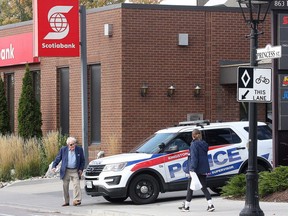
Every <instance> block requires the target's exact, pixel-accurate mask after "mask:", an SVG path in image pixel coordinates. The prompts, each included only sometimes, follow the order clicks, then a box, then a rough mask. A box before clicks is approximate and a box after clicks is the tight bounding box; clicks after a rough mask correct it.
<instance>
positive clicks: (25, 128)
mask: <svg viewBox="0 0 288 216" xmlns="http://www.w3.org/2000/svg"><path fill="white" fill-rule="evenodd" d="M41 126H42V114H41V111H40V104H39V103H38V101H37V100H36V98H35V94H34V91H33V77H32V72H31V71H30V69H29V65H28V64H27V65H26V72H25V75H24V77H23V84H22V92H21V96H20V100H19V108H18V134H19V135H20V136H21V137H23V138H24V139H28V138H32V137H37V138H40V137H42V130H41Z"/></svg>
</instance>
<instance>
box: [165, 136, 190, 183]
mask: <svg viewBox="0 0 288 216" xmlns="http://www.w3.org/2000/svg"><path fill="white" fill-rule="evenodd" d="M191 140H192V138H191V132H185V133H180V134H179V135H178V136H176V137H175V138H174V139H172V140H171V141H170V142H169V143H168V144H167V145H166V146H165V149H164V153H165V154H166V156H165V163H164V166H165V173H166V181H167V182H175V181H181V180H186V179H187V177H186V175H185V172H184V170H183V168H184V166H186V164H187V157H188V152H189V147H190V143H191Z"/></svg>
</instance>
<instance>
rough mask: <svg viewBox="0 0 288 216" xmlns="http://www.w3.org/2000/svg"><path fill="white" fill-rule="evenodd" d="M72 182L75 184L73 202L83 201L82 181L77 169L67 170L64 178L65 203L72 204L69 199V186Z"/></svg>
mask: <svg viewBox="0 0 288 216" xmlns="http://www.w3.org/2000/svg"><path fill="white" fill-rule="evenodd" d="M70 180H71V181H72V184H73V201H76V200H79V201H80V202H81V200H82V194H81V188H80V179H79V176H78V172H77V169H66V173H65V176H64V178H63V192H64V201H65V203H70V202H69V201H70V198H69V184H70Z"/></svg>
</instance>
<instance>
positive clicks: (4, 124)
mask: <svg viewBox="0 0 288 216" xmlns="http://www.w3.org/2000/svg"><path fill="white" fill-rule="evenodd" d="M10 133H11V128H10V124H9V112H8V104H7V98H6V95H5V89H4V82H3V80H2V78H1V77H0V134H2V135H5V134H10Z"/></svg>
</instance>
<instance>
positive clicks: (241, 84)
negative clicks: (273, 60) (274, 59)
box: [237, 67, 272, 103]
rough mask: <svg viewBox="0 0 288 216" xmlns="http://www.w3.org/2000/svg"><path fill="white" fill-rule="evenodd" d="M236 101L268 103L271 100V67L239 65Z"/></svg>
mask: <svg viewBox="0 0 288 216" xmlns="http://www.w3.org/2000/svg"><path fill="white" fill-rule="evenodd" d="M237 85H238V87H237V100H238V102H256V103H270V102H271V101H272V97H271V88H272V69H271V68H256V67H239V68H238V73H237Z"/></svg>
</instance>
